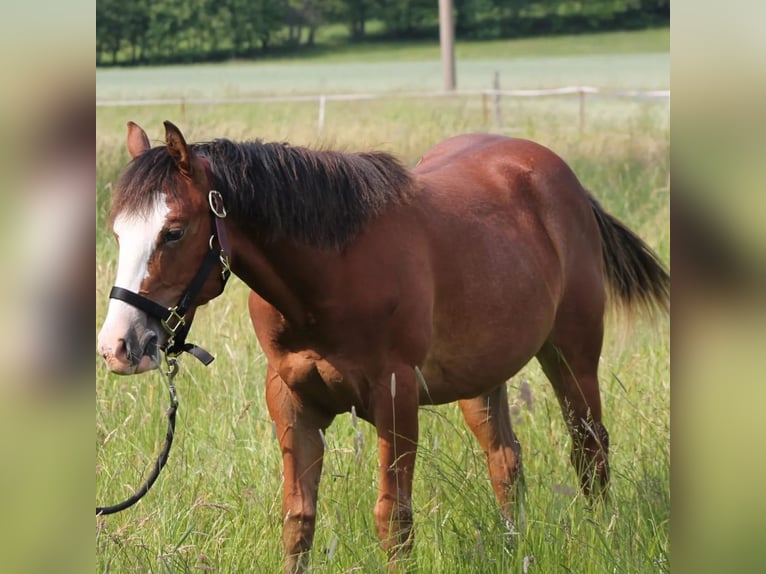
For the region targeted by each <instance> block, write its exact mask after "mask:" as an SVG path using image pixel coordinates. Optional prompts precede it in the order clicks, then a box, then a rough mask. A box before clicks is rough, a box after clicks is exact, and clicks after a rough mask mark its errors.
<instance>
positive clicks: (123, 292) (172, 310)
mask: <svg viewBox="0 0 766 574" xmlns="http://www.w3.org/2000/svg"><path fill="white" fill-rule="evenodd" d="M208 201H209V203H210V211H211V214H210V220H211V229H212V235H211V236H210V251H208V253H207V255H206V256H205V259H204V260H203V261H202V265H201V266H200V268H199V271H197V274H196V275H195V276H194V277H193V278H192V280H191V282H190V283H189V286H188V287H187V288H186V290H185V291H184V292H183V294H182V295H181V298H180V299H179V300H178V303H176V305H175V306H173V307H164V306H162V305H160V304H159V303H156V302H155V301H152V300H151V299H148V298H147V297H144V296H143V295H139V294H138V293H135V292H133V291H130V290H129V289H124V288H123V287H117V286H114V287H112V290H111V291H110V292H109V297H110V298H111V299H119V300H120V301H124V302H125V303H127V304H128V305H132V306H133V307H136V308H138V309H141V310H142V311H144V312H145V313H146V314H148V315H149V316H151V317H154V318H156V319H159V321H160V324H161V325H162V328H163V329H165V332H166V333H167V334H168V340H167V342H166V343H165V345H164V346H163V348H162V350H163V351H164V352H165V354H166V355H168V356H170V357H174V356H177V355H180V354H181V353H183V352H187V353H189V354H190V355H192V356H194V357H196V358H197V359H199V360H200V361H202V363H203V364H205V365H209V364H210V363H211V362H212V361H213V356H212V355H211V354H210V353H208V352H207V351H206V350H205V349H202V348H201V347H198V346H197V345H193V344H192V343H187V342H186V336H187V335H188V333H189V329H190V328H191V323H192V320H191V319H188V318H187V317H186V313H188V311H189V308H190V307H191V306H192V304H193V303H194V300H195V299H196V298H197V295H199V292H200V291H201V290H202V286H203V285H204V284H205V281H206V280H207V278H208V275H210V272H211V271H212V270H213V267H215V265H216V263H220V264H221V266H222V267H223V269H222V271H221V278H222V279H223V285H224V287H225V286H226V281H228V279H229V277H230V276H231V269H230V268H229V255H228V252H229V246H228V241H227V238H226V229H225V228H224V226H223V219H224V218H225V217H226V208H225V207H224V205H223V198H222V197H221V194H220V193H219V192H218V191H216V190H211V191H210V193H209V194H208ZM216 240H217V241H218V246H219V248H216V247H214V246H213V243H214V242H215V241H216Z"/></svg>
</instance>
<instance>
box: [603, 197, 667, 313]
mask: <svg viewBox="0 0 766 574" xmlns="http://www.w3.org/2000/svg"><path fill="white" fill-rule="evenodd" d="M589 195H590V194H589ZM590 204H591V207H592V208H593V214H594V215H595V216H596V221H597V222H598V229H599V231H600V232H601V252H602V256H603V258H604V275H605V276H606V280H607V285H608V287H609V291H610V293H611V295H612V301H613V303H615V304H616V305H617V306H618V307H620V306H622V307H625V308H626V309H635V308H636V307H638V308H640V309H642V310H645V311H647V312H649V313H650V314H654V313H655V312H656V311H665V312H667V311H669V310H670V275H669V274H668V272H667V270H666V269H665V266H664V265H663V264H662V262H661V261H660V259H659V257H658V256H657V254H656V253H655V252H654V251H652V249H651V248H650V247H649V246H648V245H647V244H646V243H644V241H643V240H642V239H641V238H640V237H638V235H636V234H635V233H633V232H632V231H631V230H630V229H628V228H627V227H626V226H625V224H623V223H622V222H621V221H620V220H618V219H617V218H616V217H614V216H613V215H611V214H609V213H607V212H606V211H605V210H604V208H602V207H601V205H599V203H598V201H596V200H595V198H594V197H593V196H592V195H590Z"/></svg>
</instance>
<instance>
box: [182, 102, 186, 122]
mask: <svg viewBox="0 0 766 574" xmlns="http://www.w3.org/2000/svg"><path fill="white" fill-rule="evenodd" d="M185 123H186V98H181V125H183V124H185Z"/></svg>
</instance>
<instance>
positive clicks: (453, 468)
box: [96, 99, 670, 573]
mask: <svg viewBox="0 0 766 574" xmlns="http://www.w3.org/2000/svg"><path fill="white" fill-rule="evenodd" d="M592 109H593V112H592V115H591V116H589V122H588V125H587V127H586V131H585V132H584V133H581V132H580V131H579V130H578V129H577V124H576V117H577V115H576V114H577V112H576V110H570V109H568V108H567V106H566V105H564V106H562V105H560V104H550V103H545V102H538V103H534V102H526V103H523V104H516V103H512V102H508V103H507V107H506V108H504V113H505V114H507V116H506V117H507V118H508V119H507V122H508V125H507V128H508V130H509V131H510V132H511V133H513V134H514V135H519V136H533V137H534V138H535V139H537V140H538V141H541V142H542V143H545V144H546V145H548V146H550V147H551V148H553V149H554V150H555V151H557V152H558V153H559V154H560V155H562V156H563V157H564V158H565V159H566V160H567V161H568V162H569V163H570V164H571V165H572V166H573V168H574V169H575V171H576V173H578V175H579V176H580V178H581V180H582V181H583V183H584V184H585V185H586V186H587V187H588V188H590V189H591V190H593V192H594V193H595V195H596V196H597V197H598V198H599V199H600V201H601V202H602V204H603V205H604V206H605V207H606V208H607V209H609V210H610V211H612V212H613V213H615V215H617V216H618V217H620V218H621V219H623V220H624V221H626V222H627V223H628V224H629V225H630V226H631V227H633V228H634V229H635V230H636V231H638V232H639V233H640V234H641V235H642V237H644V238H645V239H646V240H647V241H648V242H649V243H650V244H651V245H652V246H654V247H655V248H656V249H657V250H658V251H659V253H660V255H661V257H662V258H663V259H664V260H666V261H667V260H668V258H669V241H670V240H669V217H668V188H667V186H668V173H669V165H668V140H669V134H668V127H667V109H666V106H662V105H660V106H658V105H657V104H625V105H624V106H623V107H620V106H619V105H617V104H612V103H603V105H601V104H599V103H598V102H596V103H594V106H593V108H592ZM177 112H178V109H177V108H174V107H171V108H164V109H163V108H142V109H99V110H98V111H97V137H98V155H97V179H98V225H99V232H98V238H97V248H96V264H97V284H96V290H97V316H96V322H97V325H100V323H101V321H102V320H103V318H104V315H105V311H106V304H107V299H106V297H107V293H108V289H109V287H110V285H111V282H112V281H113V279H114V274H115V261H116V247H115V245H114V241H113V240H112V239H111V237H110V234H109V232H108V230H107V229H106V228H105V223H106V222H105V216H106V213H107V209H108V193H109V186H110V185H111V184H113V182H114V180H115V178H116V176H117V174H118V173H119V171H120V170H121V169H122V167H123V165H124V164H125V163H126V161H127V153H126V151H125V150H124V143H123V141H124V136H125V131H124V126H125V121H126V120H127V119H134V120H136V121H138V122H139V123H141V124H142V125H143V126H144V127H145V128H146V129H147V130H148V133H149V135H150V137H152V138H153V139H155V140H158V139H160V138H161V135H162V130H161V120H163V119H174V120H178V118H177V115H178V114H177ZM178 123H179V126H180V127H181V129H182V130H183V131H184V133H185V134H187V135H188V136H189V139H191V140H203V139H210V138H213V137H220V136H228V137H233V138H252V137H262V138H264V139H267V140H289V141H291V142H292V143H295V144H315V145H331V146H333V147H340V148H346V149H364V148H377V147H382V148H385V149H388V150H390V151H394V152H396V153H397V154H399V155H400V156H401V157H402V158H403V159H404V160H405V161H406V162H408V163H410V164H414V162H415V161H417V158H418V157H419V156H420V154H422V153H423V152H424V151H425V150H426V149H427V148H428V147H430V146H431V145H433V144H434V143H436V142H437V141H439V140H440V139H443V138H445V137H448V136H450V135H454V134H456V133H459V132H465V131H476V130H482V129H494V127H493V125H492V123H491V119H490V121H489V122H487V121H486V120H485V119H484V116H483V111H482V106H481V101H480V100H477V101H466V100H459V99H458V100H451V99H445V100H438V101H435V100H427V101H426V100H424V101H421V102H419V101H415V102H413V101H409V100H408V101H397V100H384V101H373V102H356V103H349V104H343V107H342V109H341V108H339V109H337V110H334V109H333V107H332V106H330V107H328V124H327V129H326V131H325V133H324V134H323V136H322V137H321V138H320V137H318V135H317V133H316V126H315V110H314V108H313V106H306V105H303V104H294V105H293V104H289V105H284V106H280V107H275V106H262V107H255V106H239V107H238V106H219V107H204V106H199V107H188V108H187V109H186V117H185V118H184V121H180V120H178ZM246 297H247V288H246V286H245V285H244V284H242V283H241V282H239V281H238V280H236V279H235V280H233V281H232V282H231V283H230V285H229V286H228V287H227V290H226V292H225V293H224V294H223V295H222V296H221V297H220V298H218V299H216V300H215V301H213V302H211V303H210V304H209V305H208V306H207V307H206V308H204V309H202V310H201V311H200V312H199V313H198V315H197V319H196V320H195V325H194V328H193V329H192V333H191V337H190V338H191V340H193V341H194V342H196V343H198V344H200V345H203V346H204V347H206V348H208V349H210V350H212V351H213V352H214V353H215V354H216V355H217V360H216V361H215V363H213V365H212V366H210V367H209V368H207V369H205V368H204V367H201V366H199V365H197V364H196V362H193V361H191V360H183V361H182V365H181V373H180V375H179V377H178V379H177V383H178V390H179V395H180V400H181V406H180V411H179V421H178V426H177V442H176V444H175V446H174V449H173V452H172V453H171V456H170V461H169V463H168V466H167V468H166V469H165V471H163V474H162V475H161V477H160V479H159V481H158V482H157V484H156V485H155V487H154V489H153V490H152V491H151V492H150V493H149V495H148V496H147V497H146V498H145V499H144V500H143V501H142V502H141V503H139V505H138V506H136V507H135V508H133V509H131V510H129V511H126V512H124V513H121V514H118V515H115V516H111V517H107V518H100V519H97V532H96V556H97V558H96V561H97V571H99V572H192V571H195V572H196V571H216V572H276V571H279V570H280V568H281V560H282V556H281V543H280V531H281V517H280V504H281V475H280V472H281V457H280V453H279V448H278V445H277V443H276V440H275V439H274V437H273V434H272V425H271V421H270V418H269V416H268V413H267V411H266V407H265V401H264V396H263V395H264V392H263V388H264V386H263V378H264V369H265V360H264V357H263V354H262V352H261V351H260V349H259V347H258V345H257V343H256V341H255V338H254V336H253V335H252V330H251V328H250V324H249V320H248V317H247V312H246ZM622 332H623V330H622V323H621V320H620V318H617V317H615V318H612V319H611V320H610V323H609V329H608V332H607V341H606V344H605V347H604V350H603V357H602V363H601V370H600V377H601V382H602V397H603V402H604V414H605V423H606V425H607V427H608V429H609V430H610V433H611V448H612V458H611V463H612V471H613V476H612V478H613V480H612V485H611V498H610V501H609V502H608V503H606V504H603V505H596V506H591V505H589V504H588V502H587V501H586V500H584V499H583V498H582V497H581V496H580V495H579V494H578V492H577V490H576V488H575V486H576V484H577V481H576V478H575V475H574V472H573V470H572V468H571V466H570V464H569V449H570V445H571V443H570V438H569V436H568V434H567V432H566V429H565V427H564V423H563V421H562V417H561V414H560V411H559V408H558V404H557V401H556V398H555V396H554V394H553V391H552V389H551V388H550V385H549V384H548V382H547V380H546V379H545V377H544V375H543V374H542V371H541V369H540V368H539V366H538V365H537V364H536V363H535V362H533V363H530V364H529V365H528V366H527V367H526V368H525V369H523V370H522V372H521V373H519V374H517V375H516V376H515V377H513V379H511V380H510V381H509V382H508V385H509V396H510V401H511V409H512V412H513V418H514V428H515V430H516V433H517V434H518V437H519V440H520V441H521V444H522V447H523V452H524V454H523V456H524V471H525V477H526V495H525V498H524V505H523V513H522V514H521V515H520V516H519V517H518V520H517V522H516V526H515V531H511V530H509V528H508V527H507V525H506V524H505V523H504V522H503V521H502V520H501V518H500V515H499V512H498V507H497V503H496V501H495V498H494V496H493V494H492V489H491V487H490V484H489V480H488V478H487V473H486V465H485V461H484V456H483V454H482V453H481V451H480V449H479V448H478V446H477V444H476V442H475V440H474V439H473V436H472V435H471V433H470V432H469V431H468V430H467V429H466V427H465V425H464V423H463V421H462V417H461V415H460V413H459V409H458V408H457V406H456V405H444V406H439V407H428V408H424V409H422V410H421V425H420V428H421V435H420V444H419V454H418V461H417V466H416V474H415V485H414V501H413V506H414V510H415V533H416V542H415V548H414V553H413V556H412V560H413V561H414V563H415V564H416V566H417V568H418V571H420V572H439V573H452V572H454V573H465V572H469V573H470V572H476V573H494V572H497V573H501V572H502V573H507V572H511V571H512V572H530V573H534V572H578V573H583V572H585V573H589V572H598V573H601V572H625V573H633V572H661V571H667V570H668V569H669V566H670V546H669V513H670V454H669V445H670V423H669V421H670V417H669V395H670V393H669V385H670V379H669V361H670V351H669V336H668V320H667V319H661V320H660V322H659V324H658V325H649V324H646V323H642V322H636V323H635V324H634V325H633V328H632V331H630V332H629V333H628V334H625V335H623V336H618V335H620V334H621V333H622ZM96 365H97V366H96V375H97V400H96V431H97V432H96V463H97V476H96V479H97V480H96V482H97V501H98V502H99V503H111V502H113V501H115V500H116V499H118V498H122V497H125V496H126V495H128V494H130V493H131V492H132V490H131V489H132V488H133V487H134V486H135V485H137V484H138V483H139V482H140V481H141V478H142V476H143V475H144V474H145V472H146V470H147V468H148V466H149V465H150V464H151V462H152V459H153V456H154V454H155V452H156V451H157V449H158V448H159V442H160V440H161V437H162V436H163V433H164V421H163V420H162V412H163V410H164V407H165V405H166V403H167V398H166V393H165V389H164V382H163V380H162V377H161V376H160V375H159V374H158V373H154V374H146V375H140V376H136V377H129V378H120V377H116V376H113V375H111V374H109V373H108V372H107V371H106V370H105V368H104V367H103V366H102V364H101V362H100V361H99V360H98V359H97V363H96ZM522 381H526V383H528V384H529V386H530V388H531V390H532V394H533V398H534V401H533V403H532V404H531V406H530V405H529V404H528V403H527V402H526V401H525V400H523V399H522V398H521V397H520V391H519V388H520V385H521V384H522ZM358 433H360V435H359V436H361V440H360V439H359V438H355V437H357V436H358ZM326 441H327V446H328V448H327V452H326V458H325V466H324V471H323V475H322V483H321V487H320V499H319V508H318V513H319V515H318V523H317V535H316V540H315V545H314V550H313V553H312V559H311V564H312V568H313V571H315V572H328V573H330V572H333V573H335V572H383V571H385V558H384V556H383V553H382V552H381V551H380V550H379V548H378V541H377V539H376V536H375V529H374V525H373V518H372V508H373V505H374V503H375V499H376V496H377V484H378V480H379V478H378V472H377V468H378V466H377V447H376V439H375V433H374V429H372V427H370V426H369V425H367V424H365V423H358V426H355V425H354V421H353V420H352V417H351V416H350V415H342V416H339V417H338V418H337V419H336V421H335V422H334V424H333V425H332V426H331V427H330V429H328V432H327V433H326Z"/></svg>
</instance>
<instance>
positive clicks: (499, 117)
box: [492, 70, 503, 131]
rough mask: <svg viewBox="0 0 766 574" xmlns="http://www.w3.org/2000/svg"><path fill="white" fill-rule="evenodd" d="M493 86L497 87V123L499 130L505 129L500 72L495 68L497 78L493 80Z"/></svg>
mask: <svg viewBox="0 0 766 574" xmlns="http://www.w3.org/2000/svg"><path fill="white" fill-rule="evenodd" d="M492 87H493V88H494V89H495V123H497V129H498V131H502V130H503V113H502V110H501V109H500V98H501V96H500V72H499V71H497V70H495V79H494V80H493V81H492Z"/></svg>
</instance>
